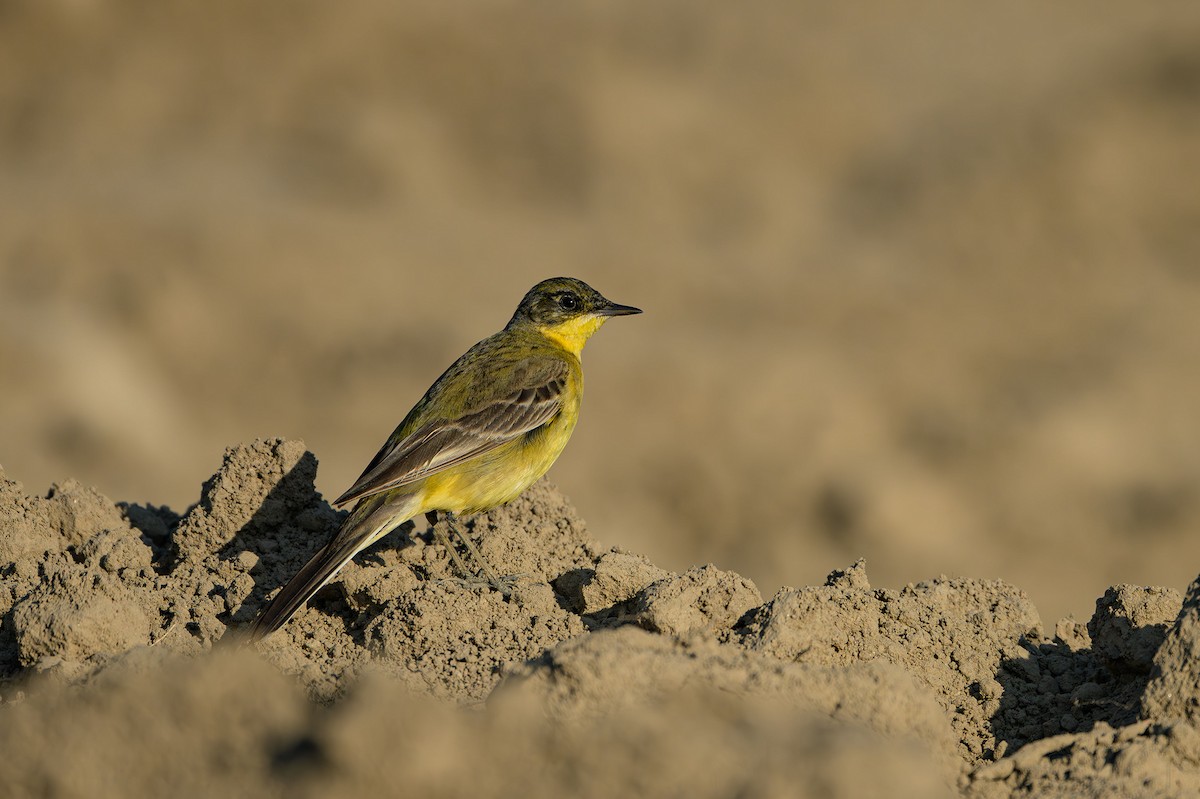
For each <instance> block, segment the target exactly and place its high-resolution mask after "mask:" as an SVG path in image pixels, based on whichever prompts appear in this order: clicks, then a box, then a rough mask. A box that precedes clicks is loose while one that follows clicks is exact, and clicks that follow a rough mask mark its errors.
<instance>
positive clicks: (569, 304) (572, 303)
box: [558, 294, 579, 311]
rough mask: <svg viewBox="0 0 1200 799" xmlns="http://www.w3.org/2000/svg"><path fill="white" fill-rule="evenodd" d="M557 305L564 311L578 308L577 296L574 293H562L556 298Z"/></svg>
mask: <svg viewBox="0 0 1200 799" xmlns="http://www.w3.org/2000/svg"><path fill="white" fill-rule="evenodd" d="M558 307H559V308H562V309H563V310H564V311H577V310H579V298H578V297H576V296H575V295H574V294H563V295H562V296H560V297H559V298H558Z"/></svg>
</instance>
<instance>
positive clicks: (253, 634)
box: [246, 277, 642, 642]
mask: <svg viewBox="0 0 1200 799" xmlns="http://www.w3.org/2000/svg"><path fill="white" fill-rule="evenodd" d="M641 312H642V311H641V309H640V308H634V307H633V306H630V305H620V304H618V303H615V302H612V301H610V300H608V299H606V298H605V297H604V296H603V295H601V294H600V292H598V291H596V290H595V289H593V288H592V287H591V286H589V285H588V284H586V283H584V282H583V281H582V280H578V279H576V278H570V277H555V278H550V279H548V280H543V281H541V282H540V283H538V284H537V285H535V286H534V287H533V288H531V289H530V290H529V291H528V292H527V293H526V294H525V296H524V297H523V298H522V299H521V302H520V303H519V304H518V305H517V310H516V312H515V313H514V314H513V316H512V319H510V320H509V322H508V324H507V325H505V326H504V329H503V330H501V331H500V332H499V333H495V334H494V335H491V336H489V337H487V338H485V339H483V340H482V341H480V342H479V343H477V344H475V346H473V347H471V348H470V349H469V350H467V351H466V353H464V354H463V355H462V357H460V358H459V359H458V360H456V361H455V362H454V363H453V364H451V366H450V367H449V368H448V369H446V371H445V372H443V373H442V375H441V376H440V377H439V378H438V379H437V380H436V381H434V383H433V385H432V386H430V387H429V390H428V391H426V392H425V395H424V396H423V397H421V399H420V401H419V402H417V404H416V405H414V406H413V408H412V410H410V411H409V412H408V415H407V416H405V417H404V420H403V421H402V422H400V424H399V425H398V426H397V427H396V429H395V431H394V432H393V433H392V434H391V436H389V437H388V439H387V441H386V442H385V443H384V444H383V446H382V447H381V448H380V450H379V452H378V453H377V454H376V455H375V457H374V458H373V459H372V460H371V462H370V463H368V464H367V467H366V469H364V470H363V473H362V475H361V476H359V478H358V480H356V481H355V482H354V484H353V485H352V486H350V488H349V489H348V490H347V491H346V492H345V493H343V494H342V495H341V496H340V497H338V498H337V499H336V500H334V503H333V504H334V506H335V507H341V506H344V505H349V504H350V503H354V506H353V508H352V510H351V511H350V514H349V515H348V516H347V517H346V518H345V520H344V521H343V522H342V524H341V526H340V527H339V528H338V531H337V533H336V534H335V535H334V536H333V538H332V540H330V541H329V543H327V544H326V545H325V546H324V547H322V548H321V549H320V550H319V551H318V552H317V553H316V554H315V555H313V557H312V558H311V559H310V560H309V561H308V562H307V563H306V564H305V565H304V566H303V567H302V568H301V569H300V571H299V572H298V573H297V574H296V576H295V577H293V578H292V579H291V580H290V581H288V583H287V584H286V585H284V587H283V588H282V589H281V590H280V591H279V593H278V594H276V595H275V596H274V597H273V598H272V599H271V600H270V602H269V603H268V604H267V605H266V607H264V608H263V610H262V612H261V613H260V614H259V616H258V618H257V619H255V621H254V623H253V625H252V626H251V628H250V630H249V632H248V635H247V636H246V637H247V639H248V641H251V642H252V641H257V640H261V639H262V638H265V637H266V636H268V635H270V634H271V633H273V632H275V631H276V630H278V629H279V628H280V627H282V626H283V625H284V624H286V623H287V621H288V620H289V619H290V618H291V617H292V616H293V615H295V614H296V612H297V611H299V610H300V608H302V607H303V606H304V605H305V604H306V603H307V602H308V600H309V599H310V598H312V596H313V595H314V594H316V592H317V591H319V590H320V589H321V588H322V587H323V586H324V585H325V584H326V583H328V582H329V581H330V580H332V579H333V578H334V576H335V575H336V574H337V573H338V572H339V571H340V570H341V568H342V567H343V566H345V565H346V563H348V562H349V561H350V560H351V559H352V558H353V557H354V556H355V555H357V554H358V553H359V552H361V551H362V550H363V549H365V548H366V547H368V546H370V545H371V544H373V543H375V542H376V541H378V540H379V539H380V538H382V537H383V536H385V535H387V534H388V533H389V532H391V531H392V530H394V529H396V528H397V527H399V526H400V525H402V524H403V523H405V522H406V521H408V520H410V519H412V518H414V517H415V516H417V515H419V514H425V516H426V518H427V519H428V520H429V522H430V523H431V524H432V525H433V526H434V531H435V534H438V530H439V528H438V526H437V525H436V515H437V513H438V512H441V513H443V514H446V515H447V516H448V518H449V521H450V524H451V526H452V529H453V524H454V521H455V518H456V517H457V516H459V515H470V514H474V513H479V512H482V511H485V510H489V509H491V508H494V507H498V506H500V505H504V504H506V503H508V502H511V501H512V500H514V499H516V498H517V497H518V496H520V494H521V493H522V492H523V491H525V489H526V488H528V487H529V486H531V485H532V484H533V483H534V482H536V481H537V480H538V479H539V478H541V477H542V475H544V474H545V473H546V471H547V470H549V468H550V466H551V465H552V464H553V463H554V462H555V460H557V458H558V456H559V455H560V454H561V453H562V451H563V448H564V447H565V446H566V444H567V441H568V439H570V437H571V433H572V431H573V430H574V429H575V424H576V422H577V421H578V419H579V406H580V400H581V399H582V396H583V370H582V367H581V365H580V355H581V353H582V351H583V346H584V344H585V343H586V342H587V340H588V339H589V338H590V337H591V336H592V334H594V333H595V332H596V331H597V330H599V329H600V327H601V325H603V324H604V323H605V322H607V321H608V320H609V319H610V318H612V317H614V316H626V315H630V314H639V313H641ZM459 537H460V538H462V540H463V541H464V543H465V544H466V545H467V547H468V549H469V550H470V551H471V554H472V555H473V556H474V557H475V559H476V560H477V562H478V563H479V564H480V565H481V567H482V570H483V572H484V573H485V574H486V576H487V580H488V582H490V583H491V584H492V585H493V586H494V587H496V588H498V589H501V590H502V591H503V590H505V589H504V586H503V584H502V583H501V581H500V580H499V579H498V578H496V577H495V575H494V574H493V573H492V572H491V570H490V569H489V568H488V566H487V564H486V562H485V561H484V560H483V558H482V557H481V556H479V554H478V551H477V550H476V549H475V548H474V545H472V544H471V541H470V539H469V538H468V537H466V536H464V535H461V533H460V535H459ZM439 538H440V539H441V542H442V543H443V544H444V545H446V546H447V550H448V551H449V553H450V554H451V556H452V557H453V558H454V560H455V564H456V565H457V566H458V567H459V569H460V571H465V567H464V566H463V565H462V562H461V560H459V558H458V553H457V552H456V551H455V549H454V547H453V546H452V545H450V544H449V542H448V541H446V540H445V537H444V534H440V535H439Z"/></svg>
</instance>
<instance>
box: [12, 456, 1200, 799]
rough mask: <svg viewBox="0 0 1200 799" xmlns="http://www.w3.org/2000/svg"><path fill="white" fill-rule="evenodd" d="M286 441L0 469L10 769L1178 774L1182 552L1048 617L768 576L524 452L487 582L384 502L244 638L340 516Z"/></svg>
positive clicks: (1062, 783) (774, 782)
mask: <svg viewBox="0 0 1200 799" xmlns="http://www.w3.org/2000/svg"><path fill="white" fill-rule="evenodd" d="M316 465H317V462H316V459H315V457H313V455H312V454H311V453H309V452H306V451H305V449H304V446H303V444H301V443H299V442H295V441H285V440H281V439H274V440H263V441H256V442H254V443H253V444H252V445H249V446H242V447H235V448H232V449H230V450H228V451H227V452H226V455H225V461H224V464H223V465H222V466H221V469H220V471H218V472H217V474H215V475H214V476H213V477H212V478H211V479H210V480H209V481H207V482H206V483H205V485H204V489H203V492H202V494H201V496H200V498H199V502H197V503H196V504H194V505H192V506H191V507H190V508H188V509H187V511H186V512H184V513H183V514H182V515H178V514H176V513H174V512H172V511H171V510H169V509H167V508H165V507H154V506H144V505H131V504H127V503H118V504H116V505H114V504H113V503H111V502H110V501H109V500H107V499H105V498H104V497H103V496H102V495H100V494H99V493H97V492H96V491H94V490H92V489H88V488H85V487H83V486H82V485H80V484H79V483H77V482H68V483H65V484H63V485H61V486H56V487H55V488H54V489H53V490H52V491H51V492H50V494H49V496H47V497H30V496H27V495H26V494H25V493H24V491H23V489H22V487H21V486H20V484H18V483H14V482H11V481H9V480H7V479H5V480H3V482H0V524H2V525H3V527H4V529H5V530H6V531H8V533H9V534H8V535H6V536H5V538H4V544H3V545H4V548H3V551H2V552H0V576H2V577H3V586H4V590H3V592H0V669H2V670H3V672H2V673H3V675H4V677H3V680H2V681H0V703H2V704H0V751H3V752H4V753H5V768H4V769H3V772H2V776H0V787H2V788H3V791H2V792H3V793H4V795H6V796H50V797H100V799H104V797H109V796H113V797H115V796H150V795H172V796H179V797H189V796H212V795H218V793H220V794H229V795H232V796H259V797H262V796H285V795H286V796H322V797H338V796H364V795H366V796H380V795H394V794H396V793H397V792H400V793H404V794H406V795H414V796H485V797H486V796H497V797H499V796H512V795H516V794H520V795H528V796H563V795H570V796H596V797H600V796H680V795H686V796H700V797H703V796H713V797H724V796H759V797H774V796H778V797H804V796H813V797H817V796H823V797H830V796H833V797H842V796H844V797H871V796H890V797H936V796H955V795H957V796H963V797H1008V796H1014V797H1015V796H1025V795H1029V793H1030V792H1033V793H1034V794H1036V795H1038V796H1102V795H1103V796H1112V795H1121V796H1133V797H1139V796H1145V797H1151V796H1153V797H1185V796H1194V795H1195V793H1196V791H1198V790H1200V731H1198V730H1197V729H1196V726H1195V724H1196V720H1197V715H1198V711H1197V707H1200V678H1198V677H1197V669H1196V668H1195V664H1194V662H1193V661H1194V660H1195V658H1194V655H1193V653H1194V651H1195V649H1196V640H1197V638H1200V611H1198V608H1200V580H1198V581H1197V582H1196V583H1195V584H1193V586H1192V587H1191V588H1190V589H1189V591H1188V594H1187V596H1186V598H1185V597H1181V596H1180V595H1179V594H1178V593H1177V592H1175V591H1172V590H1169V589H1160V588H1140V587H1135V586H1129V585H1122V586H1115V587H1113V588H1112V589H1110V590H1109V591H1108V592H1107V593H1106V594H1105V595H1104V596H1103V597H1102V598H1101V599H1100V600H1098V601H1097V603H1096V612H1095V615H1094V616H1093V618H1092V620H1091V622H1090V623H1089V624H1088V625H1086V626H1084V625H1081V624H1077V623H1075V622H1073V621H1071V620H1069V619H1065V620H1063V621H1061V622H1059V623H1058V624H1057V625H1055V628H1054V630H1052V631H1051V630H1047V629H1044V628H1043V623H1042V621H1041V619H1040V618H1039V616H1038V613H1037V610H1036V609H1035V608H1034V607H1033V605H1032V604H1031V603H1030V602H1029V600H1028V598H1027V597H1026V596H1025V594H1024V593H1023V592H1022V591H1020V590H1019V589H1017V588H1014V587H1013V586H1010V585H1008V584H1006V583H1003V582H1000V581H996V580H972V579H948V578H937V579H933V580H928V581H924V582H920V583H917V584H912V585H908V586H906V587H904V588H903V589H901V590H898V591H896V590H888V589H876V588H872V587H871V585H870V584H869V582H868V580H867V574H866V569H865V566H864V564H863V563H862V562H861V561H860V562H858V563H856V564H854V565H852V566H851V567H850V568H848V569H845V570H840V571H836V572H834V573H833V574H831V575H830V576H829V579H828V580H827V581H826V583H825V585H823V586H819V587H809V588H799V589H796V588H785V589H782V590H780V591H779V592H777V593H776V594H775V595H774V596H773V597H771V598H770V599H769V600H767V601H764V600H763V597H762V596H760V594H759V592H758V590H757V588H756V587H755V586H754V584H753V583H752V582H751V581H749V580H747V579H745V578H743V577H741V576H739V575H737V574H735V573H733V572H728V571H722V570H720V569H718V568H716V567H714V566H704V567H701V568H695V569H691V570H689V571H687V572H683V573H677V572H670V571H668V570H665V569H662V568H659V567H657V566H655V565H654V564H652V563H651V562H649V561H648V560H647V559H645V558H644V557H642V556H640V555H637V554H633V553H629V552H626V551H623V550H620V549H614V548H609V547H605V546H603V545H601V544H599V543H597V542H596V541H594V540H592V539H591V537H590V536H589V534H588V532H587V529H586V527H585V525H584V523H583V522H582V520H581V519H580V518H579V517H578V515H577V514H576V513H575V511H574V509H573V508H572V506H571V504H570V503H569V502H568V501H567V499H566V498H565V497H564V496H563V495H562V494H560V493H559V492H558V491H557V490H556V489H555V488H553V487H552V486H550V485H549V484H548V483H545V482H542V483H539V484H538V485H536V486H535V487H534V488H533V489H531V490H530V491H529V492H527V493H526V494H525V495H524V496H523V497H522V498H521V499H519V500H518V501H517V502H515V503H513V504H512V505H511V506H508V507H506V508H503V509H500V510H496V511H492V512H489V513H487V514H483V515H481V516H479V517H477V518H476V519H475V520H474V521H473V523H472V524H471V525H470V527H469V531H470V532H469V534H470V535H472V536H473V537H475V538H477V539H478V541H479V544H480V547H481V549H482V551H483V553H484V555H485V557H487V558H488V560H489V561H490V562H491V564H492V565H493V566H494V567H496V568H497V569H499V570H500V571H502V572H503V573H506V574H517V575H520V577H519V582H518V585H517V588H516V590H515V591H514V593H513V594H512V596H511V597H510V598H508V599H507V600H506V599H504V598H502V597H501V596H500V594H499V593H497V592H494V591H492V590H491V589H489V588H487V587H486V586H484V587H479V586H473V585H469V584H466V583H464V582H463V581H461V580H459V579H456V576H455V575H454V574H453V573H452V572H451V570H450V568H449V560H448V557H447V553H446V552H445V551H444V549H442V547H440V546H438V545H436V544H435V543H432V532H431V531H429V530H423V529H408V530H406V531H401V532H397V533H394V534H393V535H391V536H389V537H388V538H386V539H384V540H383V541H381V542H380V543H379V544H377V545H375V546H374V547H372V548H371V549H369V550H368V551H366V552H365V553H364V554H363V555H362V556H360V557H359V558H358V559H357V561H356V562H355V563H354V564H352V565H351V566H350V567H348V568H347V569H346V570H345V572H344V573H343V576H342V577H341V578H340V579H338V580H336V581H335V582H334V583H332V584H331V585H330V586H328V587H327V588H326V589H323V591H322V592H321V593H320V594H319V595H318V597H317V598H316V600H315V601H314V602H313V603H312V604H311V605H310V606H309V607H307V608H305V609H304V610H302V611H301V612H300V613H299V614H298V615H297V617H296V618H295V619H293V620H292V621H291V622H290V623H289V624H288V625H287V626H285V627H284V628H283V630H281V631H280V632H279V633H277V634H276V635H274V636H273V637H271V638H269V639H268V640H267V641H265V642H264V643H262V644H260V645H257V646H256V647H254V648H248V647H245V646H243V645H241V644H240V643H238V637H237V632H238V629H239V628H240V627H242V626H243V625H244V624H245V623H246V622H248V621H249V620H250V619H252V618H253V617H254V616H255V614H256V613H257V611H258V609H259V608H261V606H262V605H263V602H264V600H265V599H266V597H267V596H268V595H269V594H270V593H272V592H273V591H274V590H275V589H276V588H277V587H278V586H279V585H280V584H281V583H282V582H284V581H285V580H286V579H287V578H288V577H289V576H291V574H292V573H294V571H295V570H296V569H297V568H298V567H299V565H300V563H301V562H302V561H303V560H304V559H305V558H306V557H307V556H308V554H310V553H311V552H312V551H314V550H315V548H317V547H318V546H320V544H321V543H323V542H324V541H325V540H327V539H328V537H329V536H330V535H331V534H332V532H333V529H334V527H335V526H336V524H337V522H338V519H339V516H340V514H339V513H338V512H335V511H333V510H331V508H330V507H329V505H328V504H327V503H326V502H325V501H324V500H323V499H322V497H321V496H320V494H319V493H317V491H316V489H315V487H314V483H313V480H314V477H315V474H316Z"/></svg>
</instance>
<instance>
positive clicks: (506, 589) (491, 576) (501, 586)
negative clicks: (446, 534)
mask: <svg viewBox="0 0 1200 799" xmlns="http://www.w3.org/2000/svg"><path fill="white" fill-rule="evenodd" d="M447 516H448V521H449V524H450V529H451V530H453V531H454V532H455V533H457V534H458V537H459V538H461V539H462V542H463V544H465V545H466V547H467V551H468V552H470V553H471V558H472V559H473V560H474V561H475V563H477V564H478V565H479V570H480V571H481V572H483V579H485V580H487V582H488V585H490V586H491V587H492V588H493V589H495V590H496V591H499V592H500V595H501V596H502V597H504V598H505V599H508V596H509V594H511V593H512V583H513V582H514V581H513V579H512V578H506V579H501V578H500V577H497V576H496V572H494V571H493V570H492V567H491V566H489V565H488V562H487V561H486V560H484V559H483V554H482V553H481V552H480V551H479V548H478V547H476V546H475V542H474V541H472V540H471V537H470V536H469V535H467V534H466V533H465V532H463V531H462V530H461V529H459V527H458V517H457V516H455V515H454V514H453V513H449V514H447Z"/></svg>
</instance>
